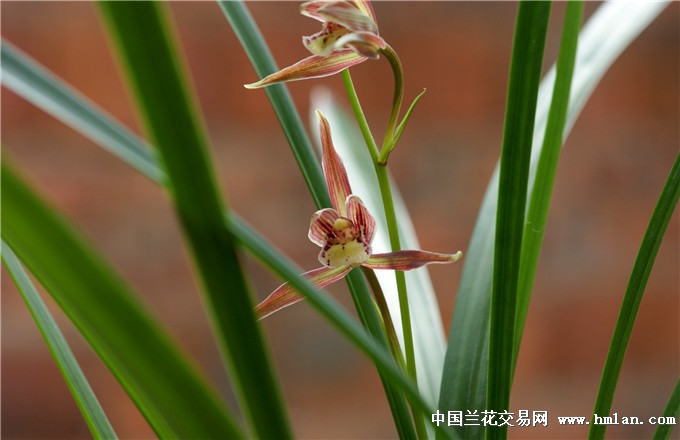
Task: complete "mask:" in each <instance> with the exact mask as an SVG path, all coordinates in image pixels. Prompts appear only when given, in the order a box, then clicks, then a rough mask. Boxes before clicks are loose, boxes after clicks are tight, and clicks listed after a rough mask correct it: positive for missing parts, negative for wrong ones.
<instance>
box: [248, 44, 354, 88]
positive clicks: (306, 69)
mask: <svg viewBox="0 0 680 440" xmlns="http://www.w3.org/2000/svg"><path fill="white" fill-rule="evenodd" d="M366 59H367V58H366V57H364V56H361V55H359V54H358V53H356V52H355V51H354V50H353V49H342V50H336V51H335V52H333V53H331V54H330V55H328V56H320V55H312V56H310V57H307V58H305V59H303V60H301V61H298V62H297V63H295V64H293V65H291V66H288V67H285V68H283V69H281V70H279V71H278V72H275V73H272V74H271V75H267V76H266V77H264V78H262V79H261V80H259V81H257V82H254V83H252V84H244V86H243V87H245V88H246V89H259V88H262V87H267V86H270V85H272V84H278V83H283V82H289V81H300V80H305V79H311V78H323V77H326V76H330V75H335V74H336V73H339V72H341V71H343V70H344V69H347V68H349V67H352V66H355V65H357V64H359V63H363V62H364V61H366Z"/></svg>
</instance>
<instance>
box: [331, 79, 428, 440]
mask: <svg viewBox="0 0 680 440" xmlns="http://www.w3.org/2000/svg"><path fill="white" fill-rule="evenodd" d="M342 79H343V82H344V83H345V89H346V91H347V96H348V97H349V101H350V104H351V106H352V110H353V111H354V116H355V117H356V119H357V122H358V124H359V128H360V129H361V134H362V135H363V137H364V141H365V142H366V146H367V147H368V151H369V153H370V155H371V159H372V160H373V166H374V168H375V173H376V176H377V178H378V185H379V187H380V194H381V196H382V201H383V209H384V210H385V218H386V220H387V230H388V234H389V238H390V247H391V248H392V251H399V250H401V240H400V238H399V230H398V225H397V216H396V211H395V209H394V199H393V197H392V188H391V186H390V182H389V178H388V175H387V167H386V163H380V162H379V154H380V153H379V152H378V146H377V144H376V142H375V139H374V138H373V134H372V133H371V129H370V127H369V125H368V121H367V120H366V116H365V115H364V111H363V109H362V108H361V103H360V102H359V97H358V96H357V93H356V89H355V88H354V83H353V82H352V76H351V74H350V73H349V70H347V69H345V70H343V71H342ZM395 82H396V81H395ZM395 98H396V93H395ZM393 113H394V112H393ZM394 274H395V278H396V281H397V295H398V297H399V310H400V314H401V324H402V331H403V338H404V354H405V357H406V372H407V373H408V375H409V377H410V378H411V379H412V380H413V381H414V383H416V384H417V383H418V375H417V368H416V359H415V348H414V344H413V329H412V327H411V312H410V308H409V304H408V292H407V289H406V278H405V276H404V272H402V271H395V272H394ZM414 420H415V421H416V429H418V426H419V425H421V424H422V417H421V415H416V414H414ZM418 431H420V429H418Z"/></svg>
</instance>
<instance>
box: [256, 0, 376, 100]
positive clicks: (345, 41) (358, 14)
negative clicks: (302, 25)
mask: <svg viewBox="0 0 680 440" xmlns="http://www.w3.org/2000/svg"><path fill="white" fill-rule="evenodd" d="M300 13H301V14H302V15H306V16H308V17H311V18H314V19H316V20H319V21H320V22H321V23H322V29H321V31H319V32H317V33H316V34H314V35H310V36H307V37H303V38H302V43H303V44H304V45H305V47H306V48H307V49H308V50H309V51H310V52H311V53H312V54H313V55H312V56H310V57H308V58H305V59H303V60H301V61H298V62H297V63H295V64H293V65H292V66H289V67H286V68H284V69H282V70H279V71H278V72H275V73H272V74H271V75H269V76H267V77H265V78H263V79H262V80H260V81H257V82H255V83H252V84H246V85H245V87H246V88H248V89H256V88H259V87H266V86H268V85H271V84H276V83H281V82H287V81H296V80H302V79H309V78H322V77H325V76H330V75H334V74H336V73H339V72H341V71H342V70H343V69H346V68H348V67H351V66H354V65H356V64H359V63H362V62H364V61H366V60H367V59H369V58H371V59H377V58H378V57H379V55H380V51H381V50H382V49H384V48H385V47H387V43H386V42H385V40H383V39H382V37H380V35H379V34H378V25H377V24H376V19H375V13H374V12H373V7H372V6H371V3H370V1H368V0H348V1H311V2H307V3H303V4H302V6H301V7H300Z"/></svg>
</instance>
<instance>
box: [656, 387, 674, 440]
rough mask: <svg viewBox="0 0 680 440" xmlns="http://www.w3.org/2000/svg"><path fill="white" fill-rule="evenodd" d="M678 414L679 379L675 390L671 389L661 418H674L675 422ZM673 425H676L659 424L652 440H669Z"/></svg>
mask: <svg viewBox="0 0 680 440" xmlns="http://www.w3.org/2000/svg"><path fill="white" fill-rule="evenodd" d="M678 414H680V379H678V381H677V382H676V383H675V388H673V392H672V393H671V397H670V398H669V399H668V404H667V405H666V409H665V410H664V411H663V417H674V418H676V420H677V417H678ZM675 425H676V423H673V424H663V425H661V424H660V425H659V426H657V427H656V432H655V433H654V440H666V439H668V438H670V436H671V433H672V432H673V428H674V427H675Z"/></svg>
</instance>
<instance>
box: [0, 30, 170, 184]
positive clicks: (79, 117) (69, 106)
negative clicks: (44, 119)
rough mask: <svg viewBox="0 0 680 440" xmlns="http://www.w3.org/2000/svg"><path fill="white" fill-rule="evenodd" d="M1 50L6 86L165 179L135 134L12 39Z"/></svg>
mask: <svg viewBox="0 0 680 440" xmlns="http://www.w3.org/2000/svg"><path fill="white" fill-rule="evenodd" d="M0 52H1V54H2V55H1V62H2V85H3V86H5V87H7V88H8V89H10V90H12V91H14V93H16V94H17V95H19V96H21V97H22V98H24V99H25V100H27V101H28V102H30V103H32V104H33V105H35V106H36V107H38V108H41V109H43V110H44V111H45V112H47V113H49V114H51V115H52V116H54V117H55V118H57V119H58V120H60V121H62V122H63V123H64V124H66V125H67V126H69V127H78V131H80V132H81V133H82V134H84V135H85V136H86V137H88V138H90V139H92V140H93V141H94V142H95V143H97V144H100V145H102V146H104V148H106V149H107V150H108V151H110V152H111V153H113V154H115V155H121V159H123V161H125V162H127V163H129V164H130V165H131V166H132V167H133V168H135V169H137V170H138V171H139V172H141V173H142V174H144V175H146V176H149V177H150V178H151V179H152V180H156V181H160V180H161V179H162V177H163V173H162V172H161V170H160V169H159V168H158V167H157V166H155V164H154V163H153V159H154V152H153V151H152V150H151V149H150V147H149V146H148V145H146V144H145V143H143V142H140V141H139V140H138V139H137V137H136V136H135V135H134V133H132V132H131V131H130V130H128V129H124V128H122V127H121V126H120V125H119V124H117V123H116V122H115V120H113V119H112V117H111V116H110V115H109V114H107V113H106V112H105V111H104V110H102V109H100V108H99V107H97V105H96V104H95V103H93V102H92V101H90V100H89V99H87V98H86V97H84V96H82V95H81V94H80V93H79V92H78V91H76V90H75V89H73V88H72V87H70V86H69V85H68V84H66V83H64V82H63V81H61V80H60V79H59V78H57V77H55V76H54V75H52V74H51V73H50V72H49V71H48V70H47V69H45V68H44V67H43V66H41V65H40V64H38V63H36V62H35V61H33V60H31V59H30V58H28V57H27V56H26V55H25V54H24V53H22V52H21V51H20V50H19V49H17V48H16V47H14V46H13V45H12V44H10V43H9V42H7V41H5V40H3V41H2V45H1V47H0Z"/></svg>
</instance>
